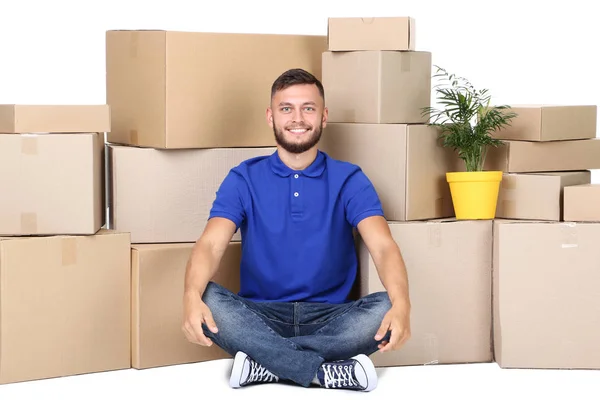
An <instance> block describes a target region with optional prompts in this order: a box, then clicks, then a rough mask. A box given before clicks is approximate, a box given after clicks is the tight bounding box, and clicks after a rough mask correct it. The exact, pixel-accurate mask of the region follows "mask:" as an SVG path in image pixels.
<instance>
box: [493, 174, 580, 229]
mask: <svg viewBox="0 0 600 400" xmlns="http://www.w3.org/2000/svg"><path fill="white" fill-rule="evenodd" d="M590 181H591V173H590V171H567V172H539V173H536V172H534V173H523V174H512V173H505V174H503V176H502V182H501V183H500V191H499V193H498V205H497V208H496V218H508V219H531V220H546V221H562V219H563V211H565V208H564V203H563V195H564V190H565V189H566V187H569V186H572V185H580V184H584V183H590Z"/></svg>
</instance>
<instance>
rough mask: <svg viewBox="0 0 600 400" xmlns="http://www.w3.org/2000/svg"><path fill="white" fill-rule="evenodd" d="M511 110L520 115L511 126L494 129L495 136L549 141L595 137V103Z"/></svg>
mask: <svg viewBox="0 0 600 400" xmlns="http://www.w3.org/2000/svg"><path fill="white" fill-rule="evenodd" d="M508 111H512V112H515V113H517V117H515V118H513V119H512V120H511V121H510V126H507V127H504V128H502V129H501V130H498V131H495V132H494V133H493V136H494V137H495V138H498V139H508V140H530V141H538V142H546V141H552V140H574V139H592V138H595V137H596V119H597V112H598V111H597V107H596V106H587V105H581V106H569V105H564V106H543V105H539V106H537V105H523V106H513V107H511V109H510V110H508Z"/></svg>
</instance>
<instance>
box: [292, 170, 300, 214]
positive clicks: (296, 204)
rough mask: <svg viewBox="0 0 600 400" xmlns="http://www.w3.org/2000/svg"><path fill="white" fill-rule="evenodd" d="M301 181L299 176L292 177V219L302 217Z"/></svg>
mask: <svg viewBox="0 0 600 400" xmlns="http://www.w3.org/2000/svg"><path fill="white" fill-rule="evenodd" d="M301 189H302V179H300V174H294V175H293V176H292V196H293V197H292V218H300V217H301V216H302V199H301V197H302V196H301V194H302V190H301Z"/></svg>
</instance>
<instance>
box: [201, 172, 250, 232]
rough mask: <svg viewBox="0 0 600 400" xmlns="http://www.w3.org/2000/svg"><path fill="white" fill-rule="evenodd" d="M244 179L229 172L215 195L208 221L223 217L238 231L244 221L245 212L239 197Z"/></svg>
mask: <svg viewBox="0 0 600 400" xmlns="http://www.w3.org/2000/svg"><path fill="white" fill-rule="evenodd" d="M243 185H245V181H244V179H243V178H242V177H241V176H240V175H239V174H238V173H236V172H235V171H234V170H231V171H229V173H228V174H227V176H226V177H225V179H223V182H221V185H220V186H219V189H218V190H217V193H216V198H215V200H214V201H213V204H212V208H211V210H210V213H209V216H208V219H211V218H214V217H223V218H227V219H230V220H231V221H233V222H234V223H235V226H236V228H238V229H239V227H240V225H241V224H242V222H243V221H244V218H245V216H246V212H245V210H244V202H243V199H242V196H241V193H242V190H240V189H241V188H242V186H243Z"/></svg>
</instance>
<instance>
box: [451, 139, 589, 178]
mask: <svg viewBox="0 0 600 400" xmlns="http://www.w3.org/2000/svg"><path fill="white" fill-rule="evenodd" d="M461 167H462V164H461ZM463 169H464V167H463ZM484 169H486V170H488V171H490V170H496V171H504V172H550V171H580V170H584V169H600V138H594V139H579V140H575V139H574V140H558V141H549V142H529V141H521V140H507V141H505V145H503V146H500V147H497V148H490V149H489V151H488V153H487V158H486V161H485V164H484Z"/></svg>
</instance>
